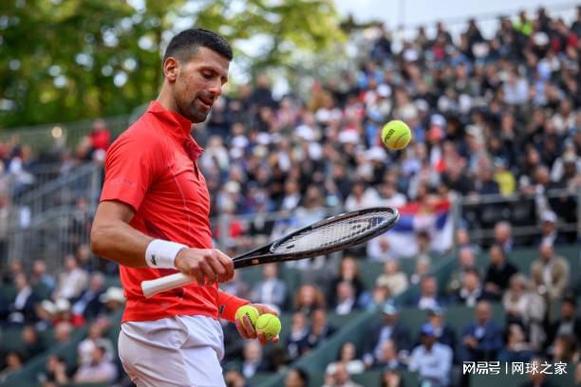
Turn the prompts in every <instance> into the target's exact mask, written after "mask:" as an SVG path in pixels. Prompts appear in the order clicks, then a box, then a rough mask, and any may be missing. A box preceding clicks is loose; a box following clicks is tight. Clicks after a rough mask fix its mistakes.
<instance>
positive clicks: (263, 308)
mask: <svg viewBox="0 0 581 387" xmlns="http://www.w3.org/2000/svg"><path fill="white" fill-rule="evenodd" d="M248 305H249V306H253V307H255V308H256V309H258V313H260V314H261V315H262V314H265V313H271V314H274V315H275V316H278V312H277V311H276V310H274V309H272V308H271V307H269V306H267V305H264V304H248ZM235 324H236V329H238V333H240V336H242V337H243V338H245V339H258V341H260V344H262V345H265V344H267V343H268V342H269V341H272V342H273V343H274V344H276V343H278V340H279V337H278V336H276V337H273V338H272V339H271V340H268V339H267V338H266V337H265V336H264V334H262V333H260V334H258V333H257V332H256V329H254V326H253V325H252V322H250V319H249V318H248V316H244V317H243V318H242V322H241V321H239V320H236V321H235Z"/></svg>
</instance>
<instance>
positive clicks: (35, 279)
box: [30, 259, 56, 293]
mask: <svg viewBox="0 0 581 387" xmlns="http://www.w3.org/2000/svg"><path fill="white" fill-rule="evenodd" d="M30 283H31V284H32V286H34V287H35V288H36V287H40V286H42V287H44V288H45V289H46V290H47V292H49V293H50V292H52V291H53V290H54V287H55V285H56V282H55V279H54V277H53V276H52V275H50V274H48V273H47V271H46V262H45V261H43V260H42V259H37V260H35V261H34V263H33V264H32V273H31V276H30Z"/></svg>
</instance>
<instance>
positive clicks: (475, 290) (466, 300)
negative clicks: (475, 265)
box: [456, 269, 494, 307]
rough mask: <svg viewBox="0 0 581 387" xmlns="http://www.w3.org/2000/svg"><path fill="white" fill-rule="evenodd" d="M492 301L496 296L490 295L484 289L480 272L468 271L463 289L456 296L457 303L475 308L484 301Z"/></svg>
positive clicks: (465, 274)
mask: <svg viewBox="0 0 581 387" xmlns="http://www.w3.org/2000/svg"><path fill="white" fill-rule="evenodd" d="M492 299H494V295H492V294H490V293H488V292H487V291H486V289H484V288H483V287H482V283H481V281H480V275H479V274H478V272H477V271H476V270H474V269H469V270H466V272H465V273H464V281H463V282H462V287H461V288H460V289H459V290H458V293H457V294H456V303H459V304H462V305H466V306H469V307H474V306H476V304H477V303H478V302H480V301H482V300H492Z"/></svg>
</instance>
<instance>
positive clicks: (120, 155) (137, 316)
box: [101, 101, 247, 321]
mask: <svg viewBox="0 0 581 387" xmlns="http://www.w3.org/2000/svg"><path fill="white" fill-rule="evenodd" d="M191 127H192V123H191V122H190V121H189V120H188V119H187V118H185V117H183V116H181V115H180V114H178V113H175V112H170V111H168V110H166V109H165V108H164V107H163V106H162V105H161V104H160V103H159V102H157V101H154V102H152V103H151V104H150V105H149V108H148V109H147V111H146V112H145V113H144V114H143V115H142V116H141V117H140V118H139V119H138V120H137V121H136V122H135V123H134V124H133V125H131V127H129V129H127V130H126V131H125V132H124V133H123V134H121V135H120V136H119V138H117V140H116V141H115V142H114V143H113V144H112V145H111V147H110V148H109V149H108V151H107V157H106V160H105V182H104V185H103V191H102V193H101V201H106V200H114V201H118V202H122V203H124V204H127V205H129V206H131V207H132V208H133V210H134V211H135V216H134V217H133V219H131V222H130V225H131V226H132V227H134V228H135V229H137V230H139V231H141V232H143V233H144V234H147V235H149V236H151V237H153V238H157V239H165V240H169V241H174V242H179V243H183V244H185V245H187V246H189V247H193V248H212V236H211V230H210V221H209V215H210V195H209V193H208V188H207V186H206V180H205V179H204V176H203V175H202V174H201V173H200V171H199V170H198V167H197V164H196V159H197V158H198V157H199V156H200V154H201V153H202V148H200V147H199V146H198V144H197V143H196V142H195V141H194V139H193V138H192V136H191ZM175 272H176V271H175V270H173V269H150V268H132V267H126V266H123V265H121V266H120V277H121V283H122V284H123V288H124V289H125V296H126V298H127V304H126V308H125V313H124V315H123V321H152V320H158V319H160V318H164V317H170V316H175V315H203V316H210V317H214V318H217V317H223V318H226V319H228V320H230V321H233V320H234V314H235V312H236V309H237V308H238V307H239V306H240V305H243V304H246V303H247V301H245V300H242V299H239V298H236V297H234V296H232V295H228V294H226V293H224V292H222V291H221V290H219V289H218V285H217V284H216V283H214V284H210V285H204V286H199V285H197V284H193V285H189V286H184V287H182V288H177V289H174V290H170V291H167V292H164V293H160V294H158V295H156V296H154V297H152V298H149V299H147V298H145V297H144V296H143V293H142V291H141V282H142V281H144V280H150V279H154V278H158V277H161V276H165V275H168V274H172V273H175Z"/></svg>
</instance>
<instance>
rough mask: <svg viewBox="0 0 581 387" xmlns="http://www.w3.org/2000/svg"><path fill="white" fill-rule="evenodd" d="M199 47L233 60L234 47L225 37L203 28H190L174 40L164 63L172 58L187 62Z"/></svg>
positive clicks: (170, 43) (167, 50)
mask: <svg viewBox="0 0 581 387" xmlns="http://www.w3.org/2000/svg"><path fill="white" fill-rule="evenodd" d="M198 47H206V48H209V49H210V50H212V51H215V52H217V53H218V54H220V55H222V56H223V57H224V58H226V59H228V60H232V57H233V55H232V47H230V43H228V42H227V41H226V39H224V37H223V36H221V35H219V34H217V33H215V32H213V31H209V30H205V29H203V28H190V29H187V30H185V31H182V32H180V33H179V34H177V35H176V36H174V37H173V38H172V40H171V41H170V42H169V45H168V46H167V48H166V50H165V54H164V56H163V61H164V62H165V60H166V59H167V58H168V57H170V56H172V57H174V58H177V59H179V60H187V59H188V58H189V57H190V56H191V55H193V54H195V53H196V51H197V50H198Z"/></svg>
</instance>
